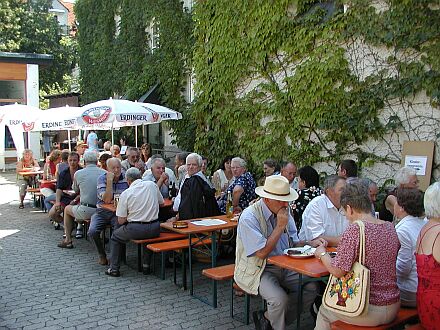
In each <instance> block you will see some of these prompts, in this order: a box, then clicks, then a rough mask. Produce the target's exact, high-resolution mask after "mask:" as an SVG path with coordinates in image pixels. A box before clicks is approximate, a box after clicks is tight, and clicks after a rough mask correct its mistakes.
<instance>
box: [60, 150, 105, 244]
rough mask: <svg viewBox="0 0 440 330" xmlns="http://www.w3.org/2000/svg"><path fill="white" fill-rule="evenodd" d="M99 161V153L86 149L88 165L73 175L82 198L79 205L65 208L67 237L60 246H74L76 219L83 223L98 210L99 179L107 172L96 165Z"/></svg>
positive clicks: (85, 161)
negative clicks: (74, 224)
mask: <svg viewBox="0 0 440 330" xmlns="http://www.w3.org/2000/svg"><path fill="white" fill-rule="evenodd" d="M97 162H98V155H97V153H96V152H95V151H86V152H85V153H84V163H85V165H86V167H85V168H84V169H82V170H79V171H77V172H76V173H75V175H74V177H73V190H75V192H76V193H77V194H79V195H80V199H79V204H78V205H68V206H66V208H65V209H64V234H65V235H66V239H65V240H63V241H62V242H61V243H59V244H58V247H60V248H67V249H71V248H73V244H72V229H73V222H74V220H75V219H76V221H77V222H79V223H81V222H83V221H84V220H86V219H90V218H91V217H92V215H93V214H94V213H95V212H96V199H97V197H96V196H97V181H98V177H100V176H101V175H102V174H104V173H105V171H104V170H103V169H100V168H99V167H98V166H97V165H96V163H97ZM81 234H82V232H81ZM77 235H78V231H77ZM81 238H82V235H81Z"/></svg>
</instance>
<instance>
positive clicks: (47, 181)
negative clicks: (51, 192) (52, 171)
mask: <svg viewBox="0 0 440 330" xmlns="http://www.w3.org/2000/svg"><path fill="white" fill-rule="evenodd" d="M39 182H40V184H47V183H57V179H52V180H43V179H42V180H39Z"/></svg>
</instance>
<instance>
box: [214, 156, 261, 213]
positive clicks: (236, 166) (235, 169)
mask: <svg viewBox="0 0 440 330" xmlns="http://www.w3.org/2000/svg"><path fill="white" fill-rule="evenodd" d="M231 170H232V175H234V178H235V180H234V181H233V182H232V183H231V185H230V186H229V187H228V189H227V190H226V192H225V194H224V195H223V197H222V198H221V199H220V200H219V207H220V211H222V212H223V213H226V202H227V201H226V199H227V196H228V193H229V192H231V194H232V206H233V208H234V213H238V212H241V211H242V210H244V209H245V208H246V207H248V206H249V203H250V202H251V201H252V200H254V199H255V186H256V184H255V181H254V178H253V177H252V174H251V173H249V172H248V171H247V170H246V161H245V160H244V159H242V158H240V157H235V158H232V160H231Z"/></svg>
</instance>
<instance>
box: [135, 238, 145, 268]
mask: <svg viewBox="0 0 440 330" xmlns="http://www.w3.org/2000/svg"><path fill="white" fill-rule="evenodd" d="M143 248H144V246H143V245H142V244H137V250H138V251H137V262H138V272H142V270H143V269H142V249H143Z"/></svg>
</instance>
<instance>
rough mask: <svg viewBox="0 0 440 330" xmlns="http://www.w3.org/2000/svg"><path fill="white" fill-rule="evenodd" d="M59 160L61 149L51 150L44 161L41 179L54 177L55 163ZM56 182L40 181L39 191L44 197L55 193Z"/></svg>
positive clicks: (47, 179) (48, 179)
mask: <svg viewBox="0 0 440 330" xmlns="http://www.w3.org/2000/svg"><path fill="white" fill-rule="evenodd" d="M60 161H61V151H60V150H57V149H56V150H52V152H51V153H50V154H49V156H48V157H47V160H46V163H45V164H44V167H43V180H46V181H50V180H52V179H55V174H56V169H57V164H58V163H59V162H60ZM55 190H56V182H43V183H40V191H41V193H42V194H43V195H44V197H48V196H50V195H52V194H54V193H55Z"/></svg>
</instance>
